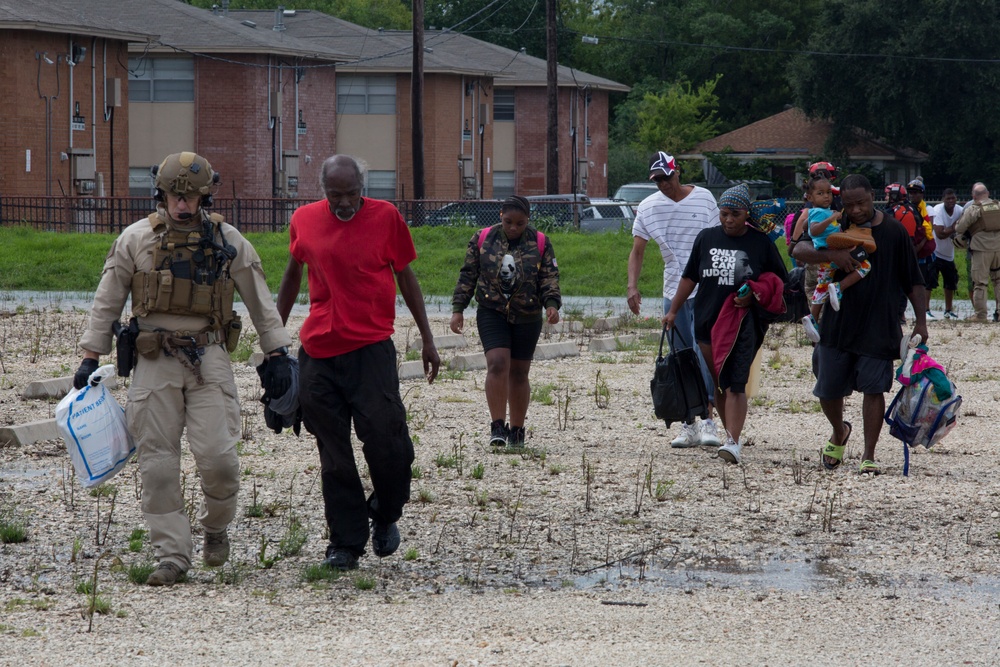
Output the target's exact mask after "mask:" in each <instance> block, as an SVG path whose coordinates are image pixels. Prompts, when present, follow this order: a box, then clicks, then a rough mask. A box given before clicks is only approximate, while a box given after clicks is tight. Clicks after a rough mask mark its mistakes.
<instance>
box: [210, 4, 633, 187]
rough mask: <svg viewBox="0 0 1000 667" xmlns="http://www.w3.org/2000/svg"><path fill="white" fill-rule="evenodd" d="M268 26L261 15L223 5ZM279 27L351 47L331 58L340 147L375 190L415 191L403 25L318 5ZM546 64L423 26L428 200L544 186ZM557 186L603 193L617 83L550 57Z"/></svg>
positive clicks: (408, 51)
mask: <svg viewBox="0 0 1000 667" xmlns="http://www.w3.org/2000/svg"><path fill="white" fill-rule="evenodd" d="M229 14H230V15H231V16H235V17H239V18H241V19H243V18H250V19H251V20H253V21H254V22H256V23H257V24H258V25H259V26H265V25H268V21H269V20H271V13H270V12H259V11H230V12H229ZM285 14H286V16H284V17H283V25H284V27H285V29H286V30H287V32H288V34H290V35H292V36H296V37H299V38H301V39H302V40H303V41H308V42H310V43H314V44H317V45H322V46H327V47H330V48H338V49H340V50H343V51H347V52H349V53H353V54H356V55H357V58H356V60H354V61H351V62H347V63H342V64H340V65H338V66H337V97H338V103H337V107H338V108H337V146H336V150H337V151H339V152H345V153H351V154H354V155H358V156H360V157H362V158H364V159H365V160H366V161H367V162H368V164H369V167H370V170H371V171H370V182H369V190H370V192H372V193H373V194H374V195H375V196H380V197H386V198H405V197H407V196H409V195H410V193H412V192H413V174H412V164H413V157H412V144H411V136H412V135H411V128H412V123H411V114H410V110H411V100H410V79H411V76H410V74H411V69H412V44H413V37H412V32H410V31H399V30H372V29H368V28H364V27H361V26H358V25H355V24H352V23H348V22H347V21H342V20H340V19H337V18H335V17H332V16H329V15H326V14H323V13H321V12H316V11H309V10H306V11H297V12H285ZM546 69H547V67H546V62H545V61H544V60H542V59H539V58H534V57H532V56H528V55H526V54H524V53H519V52H517V51H512V50H510V49H506V48H503V47H501V46H497V45H495V44H490V43H488V42H484V41H481V40H478V39H475V38H473V37H469V36H467V35H463V34H460V33H456V32H450V31H448V30H434V29H428V30H426V31H425V34H424V119H425V120H424V144H425V147H424V153H425V163H424V170H425V183H426V191H427V197H428V198H439V199H459V198H476V197H484V198H491V197H503V196H506V195H508V194H512V193H514V192H517V193H520V194H525V195H535V194H545V172H546V142H547V126H546V118H547V111H546V109H547V104H548V98H547V89H546V84H547V79H546ZM558 76H559V102H558V104H559V174H560V187H559V191H560V192H570V191H571V190H572V189H573V181H574V180H575V181H576V190H577V191H578V192H585V193H588V194H590V195H592V196H606V195H607V156H608V93H609V92H611V91H621V92H625V91H628V87H627V86H625V85H622V84H619V83H616V82H614V81H611V80H608V79H604V78H601V77H597V76H593V75H590V74H587V73H586V72H581V71H579V70H573V69H571V68H569V67H564V66H559V68H558Z"/></svg>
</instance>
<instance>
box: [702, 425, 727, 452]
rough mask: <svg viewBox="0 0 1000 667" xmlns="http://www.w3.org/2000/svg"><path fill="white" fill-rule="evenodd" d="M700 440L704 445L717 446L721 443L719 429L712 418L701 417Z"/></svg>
mask: <svg viewBox="0 0 1000 667" xmlns="http://www.w3.org/2000/svg"><path fill="white" fill-rule="evenodd" d="M700 431H701V440H700V444H701V445H702V446H704V447H718V446H719V445H721V444H722V441H721V440H719V429H718V427H716V425H715V421H714V420H712V419H702V420H701V428H700Z"/></svg>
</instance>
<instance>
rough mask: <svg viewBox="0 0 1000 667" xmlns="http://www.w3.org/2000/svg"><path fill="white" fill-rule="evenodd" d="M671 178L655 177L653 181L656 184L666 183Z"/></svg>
mask: <svg viewBox="0 0 1000 667" xmlns="http://www.w3.org/2000/svg"><path fill="white" fill-rule="evenodd" d="M669 180H670V177H669V176H653V181H654V182H656V183H662V182H664V181H669Z"/></svg>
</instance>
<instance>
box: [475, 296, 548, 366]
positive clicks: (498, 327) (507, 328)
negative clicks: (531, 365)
mask: <svg viewBox="0 0 1000 667" xmlns="http://www.w3.org/2000/svg"><path fill="white" fill-rule="evenodd" d="M476 326H477V327H478V328H479V339H480V340H481V341H482V343H483V351H484V352H489V351H490V350H492V349H494V348H497V347H504V348H507V349H509V350H510V358H511V359H517V360H518V361H531V358H532V357H533V356H535V345H537V344H538V337H539V336H540V335H541V334H542V318H541V317H539V318H538V319H537V320H535V321H533V322H518V323H517V324H511V323H510V322H508V321H507V316H506V315H504V314H503V313H501V312H500V311H498V310H492V309H490V308H478V309H477V310H476Z"/></svg>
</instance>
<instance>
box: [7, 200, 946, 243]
mask: <svg viewBox="0 0 1000 667" xmlns="http://www.w3.org/2000/svg"><path fill="white" fill-rule="evenodd" d="M308 203H310V202H309V201H307V200H300V199H245V198H231V197H216V198H215V201H214V205H213V207H212V211H214V212H216V213H219V214H221V215H222V216H223V218H225V220H226V221H227V222H229V223H230V224H232V225H234V226H235V227H236V228H238V229H240V230H241V231H244V232H280V231H284V230H285V229H287V227H288V224H289V222H291V219H292V214H293V213H294V212H295V210H296V209H297V208H298V207H299V206H302V205H304V204H308ZM391 203H392V204H393V205H394V206H396V208H398V209H399V212H400V214H401V215H402V216H403V219H404V220H406V222H407V224H408V225H410V226H413V227H422V226H452V227H454V226H461V227H487V226H489V225H493V224H496V223H497V222H499V221H500V202H499V201H497V200H484V199H468V200H460V201H455V200H451V199H422V200H413V199H400V200H392V201H391ZM615 203H616V204H621V205H623V206H631V207H632V210H633V211H634V209H635V207H636V206H638V204H639V202H624V201H623V202H615ZM931 203H935V202H928V204H931ZM876 205H877V206H880V207H881V206H884V202H881V201H876ZM572 206H573V204H572V203H571V202H542V203H533V205H532V208H533V209H534V211H533V214H532V222H533V224H535V225H536V226H538V225H543V226H545V228H546V229H562V228H566V227H570V226H572V225H573V224H574V223H575V221H574V218H573V211H572ZM155 208H156V204H155V202H154V201H153V200H152V199H150V198H148V197H65V196H55V197H43V196H39V197H5V196H0V226H14V225H20V226H27V227H32V228H35V229H42V230H47V231H60V232H103V233H112V234H117V233H119V232H121V231H122V230H123V229H125V227H127V226H128V225H130V224H132V223H133V222H135V221H136V220H140V219H142V218H145V217H146V216H148V215H149V214H150V213H151V212H152V211H153V210H155ZM801 209H802V202H801V201H795V200H789V201H787V202H786V211H787V212H788V213H795V212H797V211H799V210H801ZM584 217H585V216H584ZM623 219H624V220H625V222H626V223H627V226H629V227H630V226H631V216H630V215H628V214H623Z"/></svg>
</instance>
